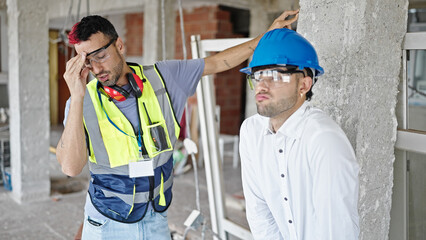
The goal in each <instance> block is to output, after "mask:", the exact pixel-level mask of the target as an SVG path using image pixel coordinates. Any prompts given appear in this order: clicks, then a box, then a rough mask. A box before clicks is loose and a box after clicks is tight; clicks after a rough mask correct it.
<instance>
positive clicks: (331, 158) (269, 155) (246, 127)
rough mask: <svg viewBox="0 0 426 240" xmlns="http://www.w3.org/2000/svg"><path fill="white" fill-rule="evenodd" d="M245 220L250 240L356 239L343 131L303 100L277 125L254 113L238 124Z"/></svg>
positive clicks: (353, 180)
mask: <svg viewBox="0 0 426 240" xmlns="http://www.w3.org/2000/svg"><path fill="white" fill-rule="evenodd" d="M240 136H241V138H240V139H241V140H240V154H241V165H242V180H243V189H244V196H245V200H246V211H247V219H248V222H249V225H250V229H251V232H252V234H253V236H254V238H255V239H261V240H264V239H286V240H290V239H291V240H296V239H298V240H314V239H315V240H317V239H320V240H352V239H358V235H359V226H358V221H359V219H358V208H357V204H358V187H359V185H358V171H359V166H358V163H357V160H356V158H355V154H354V151H353V149H352V146H351V144H350V143H349V141H348V139H347V137H346V135H345V133H344V132H343V131H342V130H341V128H340V127H339V126H338V125H337V124H336V123H335V122H334V121H333V120H332V119H331V118H330V117H328V116H327V115H326V114H325V113H324V112H323V111H321V110H319V109H317V108H313V107H311V106H309V104H308V103H304V104H303V105H302V106H301V107H300V108H299V109H298V110H297V111H296V112H295V113H294V114H293V115H291V116H290V117H289V118H288V119H287V120H286V121H285V122H284V124H283V125H282V126H281V127H280V129H279V130H278V131H277V132H276V133H273V132H272V131H271V130H270V123H269V118H266V117H262V116H260V115H258V114H257V115H254V116H252V117H250V118H248V119H246V120H245V121H244V123H243V124H242V126H241V133H240Z"/></svg>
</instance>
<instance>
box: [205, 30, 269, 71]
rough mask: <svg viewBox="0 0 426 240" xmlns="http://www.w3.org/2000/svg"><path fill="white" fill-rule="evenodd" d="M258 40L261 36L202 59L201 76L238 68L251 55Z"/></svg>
mask: <svg viewBox="0 0 426 240" xmlns="http://www.w3.org/2000/svg"><path fill="white" fill-rule="evenodd" d="M260 38H261V36H258V37H256V38H254V39H252V40H250V41H247V42H245V43H242V44H240V45H237V46H235V47H232V48H228V49H226V50H224V51H222V52H220V53H217V54H215V55H212V56H209V57H206V58H205V59H204V62H205V68H204V72H203V75H209V74H214V73H219V72H223V71H226V70H229V69H231V68H234V67H236V66H238V65H239V64H241V63H242V62H244V61H245V60H247V59H248V58H249V57H250V56H251V55H252V54H253V52H254V49H255V48H256V46H257V44H258V43H259V40H260Z"/></svg>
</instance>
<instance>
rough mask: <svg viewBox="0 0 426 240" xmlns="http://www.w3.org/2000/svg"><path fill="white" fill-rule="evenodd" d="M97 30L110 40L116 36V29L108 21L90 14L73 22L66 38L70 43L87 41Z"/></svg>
mask: <svg viewBox="0 0 426 240" xmlns="http://www.w3.org/2000/svg"><path fill="white" fill-rule="evenodd" d="M98 32H101V33H103V34H104V35H105V36H107V37H108V38H109V39H110V40H112V39H117V38H118V34H117V31H115V28H114V26H113V25H112V24H111V22H110V21H108V20H107V19H106V18H103V17H101V16H98V15H91V16H87V17H84V18H82V19H81V21H80V22H78V23H76V24H74V26H73V27H72V29H71V32H70V33H69V34H68V40H69V42H70V43H71V44H76V43H80V42H82V41H87V40H88V39H89V38H90V36H92V35H93V34H95V33H98Z"/></svg>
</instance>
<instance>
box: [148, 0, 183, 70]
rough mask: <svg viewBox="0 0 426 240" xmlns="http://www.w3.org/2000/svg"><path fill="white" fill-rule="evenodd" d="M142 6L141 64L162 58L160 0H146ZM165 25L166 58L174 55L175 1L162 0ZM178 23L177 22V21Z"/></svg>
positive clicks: (151, 62)
mask: <svg viewBox="0 0 426 240" xmlns="http://www.w3.org/2000/svg"><path fill="white" fill-rule="evenodd" d="M145 2H146V3H145V7H144V23H143V24H144V34H143V51H144V52H143V64H153V63H154V62H156V61H159V60H163V53H162V41H163V37H162V30H161V29H162V23H161V22H162V18H161V9H162V6H161V0H146V1H145ZM164 4H165V7H164V11H165V26H166V36H165V41H166V59H172V58H173V56H174V50H175V45H174V39H175V19H176V14H175V10H176V9H175V7H174V6H175V1H174V0H164ZM178 24H179V23H178Z"/></svg>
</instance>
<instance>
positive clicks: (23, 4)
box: [7, 0, 50, 203]
mask: <svg viewBox="0 0 426 240" xmlns="http://www.w3.org/2000/svg"><path fill="white" fill-rule="evenodd" d="M47 6H48V4H47V3H46V2H45V1H33V0H7V13H8V27H9V28H8V35H9V93H10V94H9V106H10V115H11V116H10V145H11V146H10V147H11V167H12V187H13V191H12V197H13V198H14V199H15V200H16V201H17V202H19V203H24V202H30V201H37V200H42V199H46V198H47V197H48V196H49V192H50V181H49V169H48V166H47V161H48V159H49V134H50V133H49V127H50V122H49V76H48V73H49V68H48V43H49V39H48V36H49V33H48V16H47V15H46V12H47Z"/></svg>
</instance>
